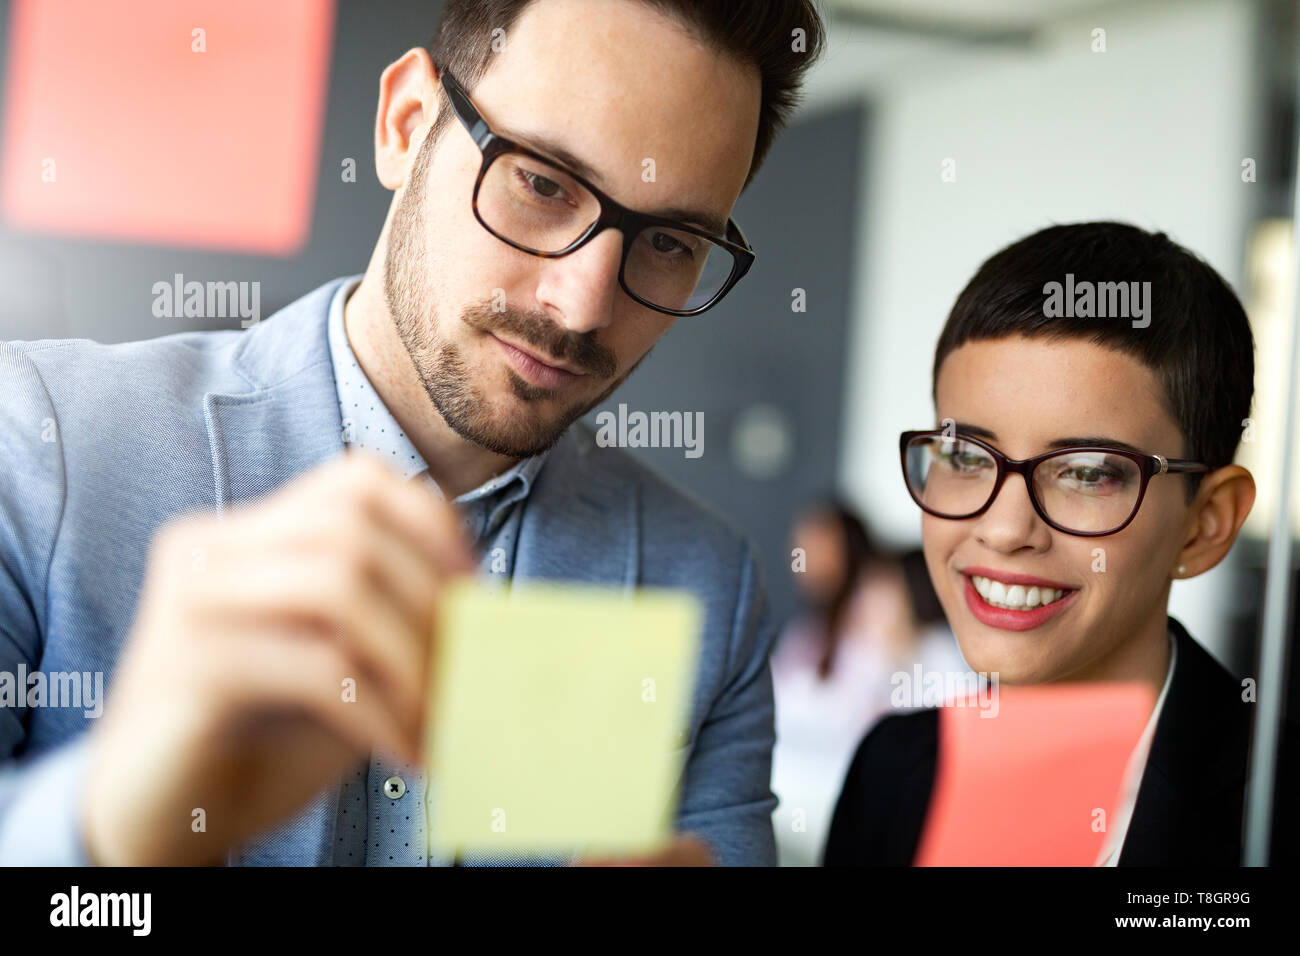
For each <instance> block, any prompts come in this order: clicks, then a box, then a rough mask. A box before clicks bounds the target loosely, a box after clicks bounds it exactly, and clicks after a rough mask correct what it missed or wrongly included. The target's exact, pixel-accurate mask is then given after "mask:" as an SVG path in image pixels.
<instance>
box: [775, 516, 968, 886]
mask: <svg viewBox="0 0 1300 956" xmlns="http://www.w3.org/2000/svg"><path fill="white" fill-rule="evenodd" d="M791 553H792V562H791V566H792V571H793V573H794V576H795V583H796V586H797V587H798V589H799V591H800V594H801V595H802V597H803V600H804V604H805V609H804V610H803V612H801V613H800V614H798V615H796V616H795V617H794V618H793V619H792V620H791V621H790V622H789V624H788V625H787V626H786V629H785V631H784V633H783V634H782V635H781V640H780V642H779V643H778V645H777V649H776V652H775V653H774V655H773V658H772V676H773V682H774V685H775V696H776V738H777V740H776V748H775V751H774V753H773V758H772V789H773V791H774V792H775V793H776V795H777V798H778V800H779V801H780V803H779V806H778V807H777V809H776V811H775V814H774V821H775V829H776V836H777V852H778V858H779V861H780V863H781V865H783V866H812V865H814V864H815V863H816V859H817V855H818V853H819V852H820V848H821V846H822V843H823V842H824V840H825V836H826V833H827V830H828V827H829V825H830V817H831V812H832V809H833V806H834V800H835V796H836V794H837V793H838V790H839V786H840V783H841V782H842V781H843V779H844V773H845V771H846V770H847V768H848V765H849V759H850V757H851V756H852V754H853V749H854V747H855V746H856V744H857V742H858V741H859V740H860V739H861V737H862V735H863V734H864V733H865V732H866V731H867V730H869V729H870V728H871V727H872V726H873V725H874V724H875V722H876V720H877V719H879V718H880V717H881V716H883V715H884V714H885V713H886V712H887V711H888V710H889V709H890V693H891V690H892V689H893V686H894V685H893V683H892V679H893V675H895V674H897V673H899V672H905V673H910V672H911V670H912V668H913V667H914V665H916V664H918V663H919V664H920V665H921V666H922V668H923V669H927V670H928V669H931V668H933V669H936V670H955V671H965V670H966V669H967V668H966V666H965V664H964V663H963V661H962V659H961V655H960V653H959V652H958V650H957V644H956V642H955V641H954V639H953V636H952V633H951V632H950V631H949V630H948V627H947V625H946V624H945V623H944V619H943V614H942V610H941V609H940V607H939V604H938V601H937V599H936V598H935V596H934V592H933V590H932V589H931V588H930V583H929V579H928V578H927V576H926V573H925V568H924V559H923V558H921V556H920V554H919V553H917V554H915V555H912V554H895V553H892V552H889V551H887V550H885V549H883V548H881V547H880V546H879V545H878V544H877V543H876V542H875V541H873V540H872V538H871V536H870V534H869V533H868V532H867V529H866V527H865V526H864V525H863V522H862V520H861V519H860V518H859V517H858V516H857V515H856V514H855V513H854V511H853V510H852V509H851V508H849V507H848V506H846V505H845V504H843V503H842V502H840V501H837V500H835V499H827V500H824V501H821V502H816V503H814V504H812V505H810V506H809V507H807V508H805V509H804V511H803V512H802V513H801V514H800V515H799V517H798V518H797V520H796V522H795V525H794V528H793V531H792V535H791Z"/></svg>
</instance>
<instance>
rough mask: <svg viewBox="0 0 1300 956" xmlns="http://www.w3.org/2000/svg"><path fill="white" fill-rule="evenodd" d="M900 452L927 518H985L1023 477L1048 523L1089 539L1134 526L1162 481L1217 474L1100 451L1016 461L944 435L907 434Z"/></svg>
mask: <svg viewBox="0 0 1300 956" xmlns="http://www.w3.org/2000/svg"><path fill="white" fill-rule="evenodd" d="M899 450H900V453H901V456H902V462H903V478H904V479H905V480H906V482H907V490H908V491H909V492H910V493H911V495H912V499H913V500H914V501H915V502H916V503H917V504H918V505H920V506H921V510H922V511H925V512H926V513H927V514H932V515H934V516H935V517H937V518H952V519H956V520H961V519H964V518H974V517H977V516H978V515H981V514H983V513H984V512H985V511H987V510H988V507H989V505H991V504H992V503H993V499H994V498H996V497H997V494H998V491H999V490H1000V489H1001V487H1002V483H1003V482H1004V481H1005V480H1006V477H1007V475H1009V474H1013V473H1015V474H1019V475H1021V476H1022V477H1023V478H1024V479H1025V486H1026V487H1027V488H1028V489H1029V500H1030V502H1031V503H1032V504H1033V506H1034V510H1035V511H1036V512H1038V516H1039V517H1040V518H1042V519H1043V520H1044V521H1045V522H1047V524H1049V525H1050V526H1051V527H1053V528H1055V529H1056V530H1057V531H1063V532H1065V533H1066V534H1076V535H1083V536H1085V537H1096V536H1100V535H1106V534H1115V533H1116V532H1117V531H1122V530H1123V529H1124V528H1126V527H1127V526H1128V523H1129V522H1130V521H1132V520H1133V517H1134V516H1135V515H1136V514H1137V512H1138V508H1139V507H1140V506H1141V504H1142V498H1143V497H1144V496H1145V495H1146V490H1147V482H1148V481H1150V480H1151V478H1152V477H1154V476H1155V475H1163V474H1173V473H1181V472H1200V471H1209V470H1210V468H1209V466H1208V465H1205V464H1202V463H1201V462H1197V461H1183V460H1180V459H1170V458H1164V457H1162V456H1161V455H1141V454H1138V453H1137V452H1131V451H1128V450H1126V449H1120V448H1105V447H1092V446H1088V447H1080V448H1062V449H1060V450H1057V451H1051V452H1048V453H1047V454H1044V455H1038V456H1036V457H1034V458H1026V459H1023V460H1021V461H1016V460H1014V459H1011V458H1008V457H1006V456H1005V455H1003V454H1002V453H1001V452H1000V451H998V450H997V449H996V448H994V447H993V446H992V445H990V444H988V443H986V442H983V441H980V440H979V439H978V438H971V437H969V436H967V435H951V434H948V433H947V432H945V431H943V430H934V431H912V432H903V434H902V436H901V438H900V440H899Z"/></svg>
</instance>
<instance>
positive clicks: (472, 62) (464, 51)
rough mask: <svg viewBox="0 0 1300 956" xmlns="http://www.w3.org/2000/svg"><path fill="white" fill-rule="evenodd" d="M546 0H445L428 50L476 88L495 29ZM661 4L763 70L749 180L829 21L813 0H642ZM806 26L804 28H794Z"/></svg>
mask: <svg viewBox="0 0 1300 956" xmlns="http://www.w3.org/2000/svg"><path fill="white" fill-rule="evenodd" d="M537 2H543V0H447V2H446V4H445V5H444V6H443V10H442V19H441V20H439V21H438V28H437V31H436V32H435V33H434V36H433V40H432V41H430V43H429V47H428V49H429V56H430V58H431V59H432V60H433V62H434V63H435V64H437V65H438V66H439V67H440V68H443V67H445V68H448V69H450V70H451V72H452V75H453V76H455V77H456V79H457V80H459V81H460V83H461V85H462V86H463V87H464V88H465V90H466V91H467V92H470V93H472V92H473V90H474V87H475V86H477V85H478V81H479V80H480V79H481V78H482V77H483V74H484V73H485V72H487V68H488V64H489V61H490V60H491V57H492V39H493V31H494V30H497V29H501V30H507V31H508V30H509V28H510V27H511V25H513V24H514V22H515V21H516V20H517V19H518V18H519V16H520V15H521V14H522V13H523V12H524V10H525V9H527V7H528V6H529V5H530V4H532V3H537ZM637 2H639V3H644V4H647V5H648V6H651V7H653V8H655V9H656V10H658V11H660V12H661V13H662V14H663V15H664V16H666V17H668V18H669V19H670V20H673V21H674V22H676V23H678V24H679V25H681V26H682V27H684V28H686V30H687V31H689V32H690V33H691V34H693V35H694V36H696V37H698V38H699V39H700V40H701V41H702V42H704V43H706V44H709V45H711V46H713V47H714V48H716V49H718V50H721V51H722V52H724V53H727V54H730V55H731V56H732V57H734V58H735V59H736V60H738V61H739V62H742V63H747V64H751V65H753V66H754V67H756V68H757V69H758V72H759V74H760V76H761V77H762V104H761V106H760V108H759V116H758V135H757V137H756V138H755V142H754V154H753V159H752V161H751V162H750V166H749V174H748V176H746V178H745V186H746V187H748V186H749V184H750V182H751V181H752V180H753V178H754V176H755V174H756V173H757V172H758V170H759V167H760V166H762V164H763V160H764V158H765V157H766V156H767V152H768V150H769V149H770V148H771V146H772V142H773V140H775V139H776V136H777V133H779V132H780V130H781V129H782V127H784V126H785V124H786V122H787V121H788V120H789V118H790V114H791V113H792V112H793V111H794V108H795V106H796V105H798V102H799V89H800V85H801V84H802V82H803V75H804V73H805V72H806V71H807V69H808V68H809V67H810V66H811V65H812V64H813V62H814V61H815V60H816V59H817V57H818V56H820V55H821V53H822V50H823V49H824V47H825V42H826V38H825V27H824V26H823V24H822V20H821V17H820V15H819V14H818V12H817V9H816V6H815V4H814V2H813V0H761V2H759V3H753V2H746V0H637ZM796 30H801V31H803V32H802V34H797V33H796V32H795V31H796ZM450 119H451V117H450V110H449V109H446V108H444V109H442V110H441V111H440V112H439V114H438V119H437V120H436V121H435V122H434V125H433V129H432V130H430V133H429V139H430V140H431V141H436V140H437V139H438V138H439V137H440V136H441V135H442V132H443V130H445V129H446V128H447V125H448V123H449V122H450Z"/></svg>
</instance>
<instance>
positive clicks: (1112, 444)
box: [956, 422, 1144, 455]
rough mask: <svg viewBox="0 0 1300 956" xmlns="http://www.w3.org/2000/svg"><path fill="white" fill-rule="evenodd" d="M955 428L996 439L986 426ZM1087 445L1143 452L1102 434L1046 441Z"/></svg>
mask: <svg viewBox="0 0 1300 956" xmlns="http://www.w3.org/2000/svg"><path fill="white" fill-rule="evenodd" d="M956 429H957V431H959V432H963V433H965V434H967V435H970V436H972V437H974V438H986V439H988V440H989V441H997V438H998V436H997V434H996V433H995V432H993V431H992V430H991V429H988V428H981V427H980V426H979V425H968V424H965V423H963V422H957V423H956ZM1089 445H1102V446H1105V447H1109V448H1122V449H1123V450H1124V451H1131V452H1133V453H1135V454H1139V455H1141V454H1144V452H1143V451H1142V450H1141V449H1140V448H1138V447H1136V446H1135V445H1130V444H1129V443H1128V442H1126V441H1120V440H1119V439H1118V438H1108V437H1106V436H1104V435H1077V436H1069V437H1066V438H1056V439H1053V440H1052V441H1049V442H1048V443H1047V447H1048V448H1081V447H1085V446H1089Z"/></svg>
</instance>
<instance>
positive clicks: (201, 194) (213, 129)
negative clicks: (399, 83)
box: [0, 0, 334, 255]
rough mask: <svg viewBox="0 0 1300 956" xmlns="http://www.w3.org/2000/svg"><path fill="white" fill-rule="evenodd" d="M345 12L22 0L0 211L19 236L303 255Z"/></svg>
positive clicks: (187, 1)
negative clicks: (337, 15)
mask: <svg viewBox="0 0 1300 956" xmlns="http://www.w3.org/2000/svg"><path fill="white" fill-rule="evenodd" d="M333 31H334V3H333V0H275V2H274V3H267V2H265V0H132V2H131V3H130V4H119V3H104V2H103V0H14V2H13V4H12V12H11V16H10V22H9V29H8V31H7V34H8V38H9V50H8V70H7V74H6V76H5V102H4V109H3V120H4V134H3V146H4V154H3V156H2V157H0V214H2V215H3V217H4V219H5V220H6V221H7V224H8V225H9V226H11V227H13V228H15V229H26V230H32V231H39V232H49V233H59V234H64V235H76V236H90V237H96V238H112V239H124V240H132V241H136V242H150V243H159V244H166V245H183V246H192V247H201V248H208V249H222V250H233V251H240V252H253V253H263V254H271V255H292V254H293V253H295V252H296V251H298V250H299V249H301V248H302V246H303V245H304V244H305V242H306V240H307V236H308V233H309V230H310V222H311V208H312V202H313V198H314V194H315V187H316V174H317V168H318V165H319V150H320V139H321V129H322V124H323V114H324V109H325V100H326V92H327V90H326V88H327V85H328V78H329V60H330V48H331V43H332V39H333Z"/></svg>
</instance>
